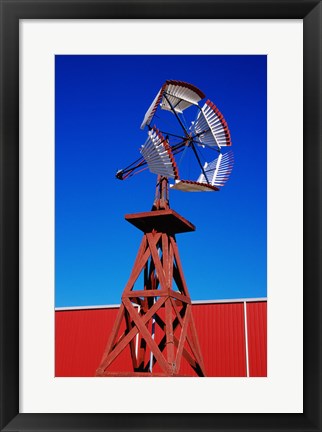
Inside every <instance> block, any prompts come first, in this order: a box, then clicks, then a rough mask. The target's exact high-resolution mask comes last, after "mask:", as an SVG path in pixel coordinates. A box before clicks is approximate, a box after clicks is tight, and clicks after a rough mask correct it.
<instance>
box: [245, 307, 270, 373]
mask: <svg viewBox="0 0 322 432" xmlns="http://www.w3.org/2000/svg"><path fill="white" fill-rule="evenodd" d="M247 330H248V333H247V334H248V358H249V376H251V377H266V376H267V303H266V302H256V303H255V302H254V303H247Z"/></svg>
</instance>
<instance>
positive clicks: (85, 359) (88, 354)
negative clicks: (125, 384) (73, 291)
mask: <svg viewBox="0 0 322 432" xmlns="http://www.w3.org/2000/svg"><path fill="white" fill-rule="evenodd" d="M117 312H118V309H99V310H96V309H94V310H93V309H92V310H78V311H62V312H56V319H55V349H56V353H55V360H56V361H55V376H56V377H60V376H69V377H81V376H82V377H84V376H91V377H92V376H94V374H95V371H96V369H97V367H98V365H99V363H100V361H101V358H102V355H103V351H104V349H105V347H106V343H107V340H108V337H109V335H110V333H111V330H112V327H113V324H114V321H115V318H116V314H117ZM121 330H122V331H123V330H124V327H123V328H122V329H121ZM127 354H128V355H127ZM130 366H131V360H130V355H129V353H127V352H126V350H125V351H124V352H123V353H122V354H120V356H119V357H118V358H117V359H116V360H115V362H114V363H113V364H112V365H111V369H110V370H111V371H117V370H122V371H130V370H131V369H130Z"/></svg>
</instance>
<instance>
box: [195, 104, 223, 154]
mask: <svg viewBox="0 0 322 432" xmlns="http://www.w3.org/2000/svg"><path fill="white" fill-rule="evenodd" d="M192 130H193V133H194V134H195V135H196V136H197V137H198V138H199V140H200V141H201V143H203V144H205V145H207V146H210V147H218V148H221V147H226V146H231V138H230V132H229V129H228V125H227V122H226V120H225V119H224V117H223V115H222V114H221V112H220V111H219V109H218V108H217V107H216V105H215V104H214V103H212V102H211V101H210V100H209V99H208V100H207V101H206V103H205V104H204V106H203V107H202V108H201V110H200V112H199V113H198V116H197V119H196V121H195V122H194V123H193V125H192Z"/></svg>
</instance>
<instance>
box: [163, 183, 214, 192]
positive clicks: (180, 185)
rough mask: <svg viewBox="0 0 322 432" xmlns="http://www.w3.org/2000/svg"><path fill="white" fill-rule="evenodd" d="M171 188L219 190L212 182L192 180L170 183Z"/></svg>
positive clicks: (205, 190) (204, 190)
mask: <svg viewBox="0 0 322 432" xmlns="http://www.w3.org/2000/svg"><path fill="white" fill-rule="evenodd" d="M170 188H171V189H176V190H180V191H183V192H216V191H218V190H219V189H218V188H217V187H216V186H213V185H211V184H208V183H200V182H197V181H191V180H176V181H175V183H174V184H172V185H170Z"/></svg>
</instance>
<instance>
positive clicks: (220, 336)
mask: <svg viewBox="0 0 322 432" xmlns="http://www.w3.org/2000/svg"><path fill="white" fill-rule="evenodd" d="M192 310H193V316H194V320H195V324H196V328H197V333H198V337H199V342H200V347H201V352H202V354H203V358H204V362H205V369H206V374H207V376H222V377H224V376H230V377H233V376H245V375H246V353H245V337H244V336H245V335H244V322H243V319H244V315H243V304H242V303H227V304H208V305H194V306H193V309H192Z"/></svg>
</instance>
